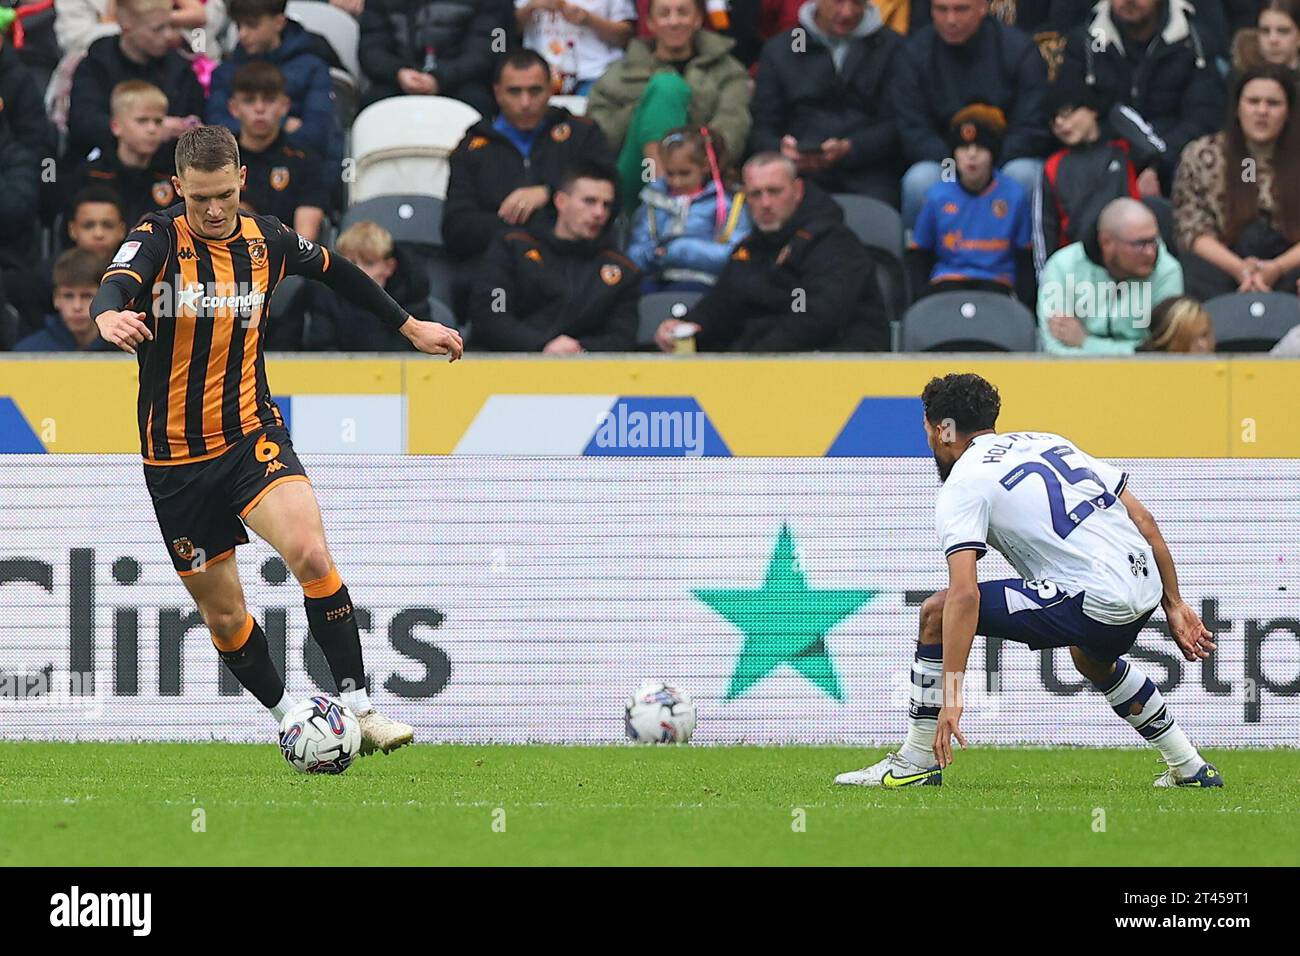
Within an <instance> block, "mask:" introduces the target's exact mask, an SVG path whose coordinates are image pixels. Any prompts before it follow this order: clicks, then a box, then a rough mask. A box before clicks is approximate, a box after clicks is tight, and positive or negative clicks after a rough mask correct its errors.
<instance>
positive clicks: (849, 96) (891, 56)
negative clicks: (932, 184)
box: [749, 0, 904, 207]
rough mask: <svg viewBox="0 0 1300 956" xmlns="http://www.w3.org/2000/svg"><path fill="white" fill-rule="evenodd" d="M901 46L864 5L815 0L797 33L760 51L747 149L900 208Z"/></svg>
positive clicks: (834, 187) (821, 182) (837, 188)
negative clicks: (897, 86) (897, 91)
mask: <svg viewBox="0 0 1300 956" xmlns="http://www.w3.org/2000/svg"><path fill="white" fill-rule="evenodd" d="M903 44H904V40H903V38H902V37H900V36H899V35H898V34H896V33H895V32H894V31H893V30H890V29H889V28H888V27H886V26H885V25H884V22H883V21H882V20H881V17H880V12H879V11H878V10H877V9H876V7H875V5H874V4H871V3H868V2H867V0H808V2H806V3H804V4H803V5H802V6H801V7H800V8H799V26H798V27H797V28H796V29H794V30H791V31H788V32H786V33H782V34H778V35H777V36H774V37H772V38H771V39H770V40H768V41H767V42H766V43H765V44H764V45H763V55H762V57H761V58H760V60H759V62H758V76H757V87H756V88H755V90H754V98H753V100H752V101H751V103H750V112H751V113H752V114H753V117H754V127H753V130H752V131H751V133H750V137H749V145H750V149H751V150H752V151H754V152H762V151H766V150H770V151H772V152H779V153H780V154H781V155H782V156H785V157H786V158H787V159H789V160H791V161H792V162H793V163H794V164H795V166H796V168H797V169H798V170H799V174H800V175H801V176H802V177H804V178H806V179H811V180H812V181H813V182H815V183H816V184H817V185H818V186H820V187H822V188H823V189H825V190H827V191H828V192H833V193H838V192H843V193H859V194H862V195H867V196H872V197H874V198H876V199H879V200H881V201H883V202H887V203H890V204H891V205H893V206H895V207H896V206H897V205H898V180H899V177H900V176H901V175H902V172H903V169H902V162H901V150H900V143H899V139H898V123H897V121H896V119H895V116H894V103H893V98H892V97H891V95H890V87H891V85H892V82H893V81H892V77H893V76H894V74H895V70H896V69H897V62H896V57H897V56H898V54H899V53H900V52H901V50H902V48H903Z"/></svg>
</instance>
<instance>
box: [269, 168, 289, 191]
mask: <svg viewBox="0 0 1300 956" xmlns="http://www.w3.org/2000/svg"><path fill="white" fill-rule="evenodd" d="M288 185H289V167H288V166H277V167H275V169H273V170H271V188H272V189H274V190H275V191H276V192H278V193H282V192H284V190H285V189H286V188H287V187H288Z"/></svg>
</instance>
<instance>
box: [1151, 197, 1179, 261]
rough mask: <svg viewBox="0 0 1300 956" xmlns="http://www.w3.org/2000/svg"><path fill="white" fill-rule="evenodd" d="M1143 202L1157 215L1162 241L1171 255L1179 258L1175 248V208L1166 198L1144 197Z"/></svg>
mask: <svg viewBox="0 0 1300 956" xmlns="http://www.w3.org/2000/svg"><path fill="white" fill-rule="evenodd" d="M1142 201H1143V202H1144V203H1146V205H1147V208H1148V209H1150V210H1151V211H1152V212H1153V213H1155V214H1156V224H1157V225H1158V226H1159V227H1160V239H1161V241H1163V242H1164V244H1165V248H1166V249H1168V250H1169V253H1170V255H1172V256H1173V257H1174V258H1175V259H1177V258H1178V249H1177V248H1175V246H1174V207H1173V204H1172V203H1171V202H1170V201H1169V200H1168V199H1166V198H1165V197H1164V196H1144V197H1142Z"/></svg>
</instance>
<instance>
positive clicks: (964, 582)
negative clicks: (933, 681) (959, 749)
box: [934, 550, 980, 767]
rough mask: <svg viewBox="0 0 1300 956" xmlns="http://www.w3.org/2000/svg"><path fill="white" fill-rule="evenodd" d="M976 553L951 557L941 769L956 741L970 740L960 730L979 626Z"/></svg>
mask: <svg viewBox="0 0 1300 956" xmlns="http://www.w3.org/2000/svg"><path fill="white" fill-rule="evenodd" d="M977 560H978V554H977V552H975V551H969V550H968V551H957V552H954V553H953V554H950V555H948V593H947V597H945V598H944V602H943V706H942V707H940V708H939V723H938V725H937V726H936V727H935V733H934V758H935V760H937V761H938V763H939V766H940V767H946V766H948V765H949V764H950V763H952V738H953V737H956V738H957V742H958V743H959V744H961V745H962V746H963V747H965V746H966V738H965V736H963V735H962V732H961V729H960V726H959V724H960V722H961V712H962V707H963V704H962V697H961V688H962V682H963V680H964V678H965V675H966V662H967V660H968V659H969V657H970V649H971V645H972V644H974V643H975V629H976V627H978V626H979V618H980V591H979V581H978V574H977V573H976V570H975V562H976V561H977Z"/></svg>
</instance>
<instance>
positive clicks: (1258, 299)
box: [1205, 292, 1300, 352]
mask: <svg viewBox="0 0 1300 956" xmlns="http://www.w3.org/2000/svg"><path fill="white" fill-rule="evenodd" d="M1205 309H1206V311H1207V312H1209V313H1210V318H1211V319H1213V320H1214V338H1215V341H1216V343H1217V346H1216V348H1217V351H1219V352H1267V351H1268V350H1269V349H1271V348H1272V347H1273V346H1274V345H1276V344H1277V343H1278V341H1279V340H1280V339H1281V338H1282V336H1284V335H1286V334H1287V332H1289V331H1291V329H1292V328H1293V327H1294V326H1296V325H1297V324H1300V299H1297V298H1296V297H1295V296H1294V295H1291V294H1290V293H1286V292H1230V293H1228V294H1227V295H1219V296H1215V297H1214V298H1213V299H1211V300H1210V301H1209V302H1207V303H1205Z"/></svg>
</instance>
